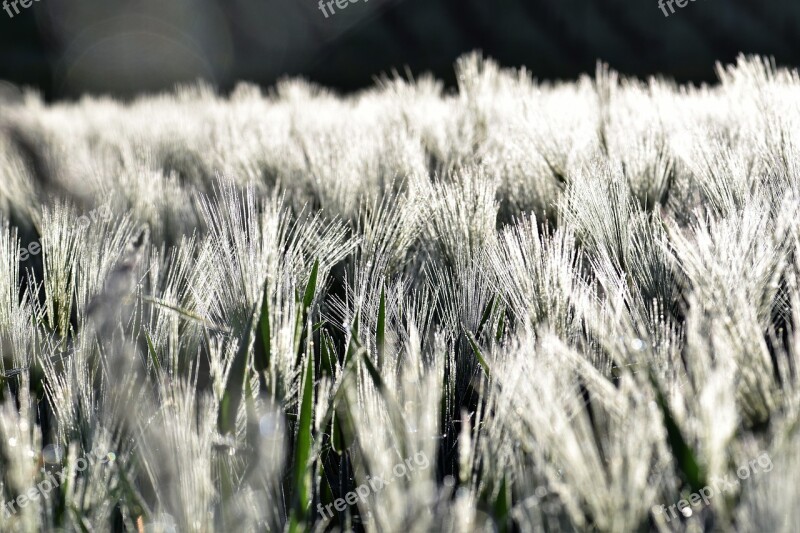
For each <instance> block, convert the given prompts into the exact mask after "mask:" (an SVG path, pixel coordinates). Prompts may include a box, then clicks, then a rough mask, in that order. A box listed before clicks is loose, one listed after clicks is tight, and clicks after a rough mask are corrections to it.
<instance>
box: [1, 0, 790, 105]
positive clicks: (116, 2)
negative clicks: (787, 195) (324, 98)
mask: <svg viewBox="0 0 800 533" xmlns="http://www.w3.org/2000/svg"><path fill="white" fill-rule="evenodd" d="M317 2H318V0H218V1H217V0H137V1H123V0H69V2H68V1H66V0H38V1H36V2H35V3H34V4H33V6H32V7H30V8H28V9H22V8H21V7H20V14H19V15H15V16H14V17H13V18H9V17H8V15H7V14H6V12H5V11H0V79H5V80H8V81H11V82H13V83H15V84H18V85H29V86H34V87H37V88H38V89H40V90H41V91H42V92H43V93H44V94H45V96H46V97H47V98H48V99H53V98H65V97H68V98H71V97H76V96H78V95H80V94H83V93H85V92H92V93H108V94H113V95H115V96H129V95H134V94H138V93H141V92H150V91H155V90H161V89H168V88H171V87H172V86H174V85H175V83H177V82H182V81H192V80H195V79H197V78H203V79H206V80H208V81H209V82H211V83H212V84H213V85H214V86H216V87H217V88H218V89H219V90H221V91H227V90H229V89H230V88H232V87H233V85H235V83H236V81H237V80H248V81H254V82H257V83H259V84H261V85H264V86H270V85H272V84H274V83H275V81H276V80H278V79H280V78H281V77H283V76H287V75H288V76H303V77H305V78H307V79H310V80H313V81H315V82H318V83H320V84H324V85H327V86H331V87H334V88H336V89H338V90H340V91H352V90H356V89H359V88H362V87H365V86H368V85H369V84H371V83H372V82H373V81H374V79H375V76H376V75H380V74H382V73H390V72H391V71H392V69H397V70H400V71H405V68H406V67H408V68H409V69H410V71H411V72H412V73H415V74H416V73H420V72H426V71H429V72H433V73H434V74H435V75H436V76H437V77H439V78H441V79H444V80H445V81H446V82H447V83H448V85H452V84H453V83H454V82H455V79H454V74H453V63H454V61H455V60H456V58H458V57H459V56H460V55H461V54H463V53H465V52H468V51H472V50H482V51H483V52H484V54H485V55H486V56H489V57H492V58H494V59H496V60H498V61H499V62H500V63H501V64H502V65H504V66H522V65H524V66H527V67H528V70H529V71H531V72H532V74H533V75H534V76H535V77H537V78H539V79H574V78H575V77H577V76H578V75H580V74H581V73H585V72H593V71H594V69H595V64H596V61H597V60H598V59H600V60H603V61H606V62H608V63H609V64H610V65H611V66H612V67H613V68H615V69H617V70H619V71H621V72H623V73H627V74H634V75H638V76H640V77H646V76H648V75H652V74H663V75H666V76H668V77H672V78H676V79H678V80H679V81H683V82H686V81H693V82H704V81H713V80H714V79H715V74H714V64H715V61H717V60H721V61H723V62H731V61H733V60H735V58H736V56H737V54H738V53H740V52H745V53H753V54H762V55H771V56H774V57H775V59H776V60H777V62H778V64H782V65H790V66H796V65H798V64H800V2H798V0H767V1H764V0H696V1H693V2H690V3H689V4H688V5H687V6H686V7H684V8H677V6H676V9H675V13H674V14H672V15H670V16H669V17H665V16H664V14H663V12H662V11H661V10H660V9H659V7H658V4H657V0H499V1H498V0H360V1H359V2H358V3H355V4H350V5H348V6H347V7H346V8H345V9H344V10H341V11H340V10H339V9H336V10H337V13H336V14H334V15H329V17H328V18H325V16H324V15H323V14H322V12H321V11H320V10H319V9H318V5H317ZM335 7H336V6H335V4H334V8H335ZM12 11H13V10H12Z"/></svg>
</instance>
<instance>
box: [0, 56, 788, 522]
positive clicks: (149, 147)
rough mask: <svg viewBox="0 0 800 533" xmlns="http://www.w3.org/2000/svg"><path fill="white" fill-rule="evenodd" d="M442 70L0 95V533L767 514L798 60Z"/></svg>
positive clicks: (779, 441)
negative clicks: (582, 69) (226, 90)
mask: <svg viewBox="0 0 800 533" xmlns="http://www.w3.org/2000/svg"><path fill="white" fill-rule="evenodd" d="M455 68H456V71H457V78H458V87H457V89H456V90H446V89H445V88H444V87H443V85H442V84H441V83H439V82H438V81H436V80H435V79H432V78H430V77H423V78H420V79H413V80H411V79H406V78H403V77H399V76H394V77H384V78H381V79H378V80H376V83H375V86H374V87H372V88H370V89H368V90H364V91H362V92H360V93H357V94H353V95H349V96H341V95H337V94H335V93H333V92H330V91H328V90H326V89H324V88H321V87H317V86H314V85H312V84H310V83H307V82H303V81H299V80H286V81H283V82H281V83H279V84H278V85H277V86H276V87H275V88H274V89H271V90H269V91H265V90H261V89H259V88H257V87H255V86H252V85H247V84H241V85H239V86H238V87H237V88H236V90H235V91H233V92H232V93H231V94H230V95H227V96H220V95H218V94H216V92H215V91H214V90H213V89H212V88H210V87H208V86H204V85H192V86H185V87H178V88H176V89H175V90H174V91H173V92H170V93H167V94H157V95H151V96H143V97H140V98H137V99H135V100H132V101H128V102H121V101H115V100H113V99H111V98H99V97H85V98H83V99H81V100H78V101H74V102H57V103H50V104H46V103H44V102H43V101H42V100H41V98H40V97H39V96H38V95H36V94H33V93H25V94H24V96H22V97H21V98H20V99H19V100H18V101H13V100H12V99H9V100H8V101H5V102H2V103H0V257H1V258H2V262H0V355H1V356H2V357H0V371H2V375H1V376H0V386H1V387H2V390H1V392H0V493H1V494H2V498H3V504H4V507H3V511H2V512H1V513H0V530H2V531H87V532H88V531H137V532H141V531H150V532H161V531H182V532H183V531H186V532H190V531H195V532H206V531H225V532H228V531H231V532H234V531H287V532H295V531H325V530H345V531H346V530H356V531H376V532H383V531H389V532H392V531H403V532H410V531H414V532H416V531H452V532H470V531H498V532H510V531H601V532H627V531H691V532H700V531H730V530H735V531H786V532H789V531H794V529H795V527H796V526H797V524H800V508H799V507H798V505H797V502H798V501H800V488H798V487H799V485H798V483H797V481H798V479H800V426H799V424H800V382H799V381H798V380H799V379H800V375H798V372H800V359H799V358H798V354H799V353H800V331H797V330H796V329H795V327H796V324H798V323H800V292H798V276H800V77H799V76H798V73H797V71H794V70H787V69H782V68H777V67H776V66H775V65H774V64H772V63H771V62H770V61H768V60H763V59H759V58H745V57H742V58H740V59H739V60H738V62H737V63H736V64H735V65H729V66H726V65H720V66H718V77H719V82H718V83H717V84H714V85H712V86H702V87H695V86H679V85H677V84H674V83H672V82H670V81H668V80H664V79H651V80H647V81H641V80H636V79H628V78H626V77H624V76H620V75H618V74H617V73H615V72H614V71H613V70H611V69H609V68H608V67H605V66H603V65H599V66H598V69H597V72H596V74H595V75H594V76H585V77H582V78H580V79H578V80H575V81H573V82H569V83H567V82H565V83H544V82H539V81H536V80H535V79H533V78H532V77H531V74H530V73H528V72H525V71H524V70H523V71H518V70H504V69H501V68H499V67H498V66H497V65H496V64H495V63H494V62H492V61H491V60H489V59H484V58H482V57H481V56H480V55H477V54H472V55H469V56H465V57H463V58H462V59H460V60H459V62H458V63H457V64H456V66H455ZM423 458H424V460H423ZM398 466H403V468H398ZM744 472H747V475H746V476H745V475H744ZM45 481H47V483H45ZM723 483H724V484H723ZM365 487H369V488H368V489H367V488H365ZM20 496H22V497H20ZM686 502H689V503H688V505H687V503H686ZM676 510H677V512H676Z"/></svg>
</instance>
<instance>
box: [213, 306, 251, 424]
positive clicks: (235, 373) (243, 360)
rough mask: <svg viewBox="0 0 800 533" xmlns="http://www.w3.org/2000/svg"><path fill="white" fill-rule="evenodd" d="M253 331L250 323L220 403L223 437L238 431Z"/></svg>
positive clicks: (218, 419)
mask: <svg viewBox="0 0 800 533" xmlns="http://www.w3.org/2000/svg"><path fill="white" fill-rule="evenodd" d="M254 311H255V310H254ZM253 314H254V313H253ZM251 316H252V315H251ZM252 330H253V328H252V324H250V323H248V324H247V326H246V328H245V335H244V338H243V339H242V340H241V342H240V343H239V349H238V350H237V352H236V355H235V356H234V360H233V365H232V367H231V370H230V372H229V374H228V381H227V383H226V384H225V392H224V393H223V395H222V401H221V402H220V406H219V414H218V417H217V428H218V429H219V432H220V433H222V434H223V435H224V434H226V433H233V432H234V431H235V430H236V413H237V411H238V410H239V404H240V403H241V402H242V391H243V388H244V379H245V373H246V372H247V357H248V352H249V348H250V339H251V337H252Z"/></svg>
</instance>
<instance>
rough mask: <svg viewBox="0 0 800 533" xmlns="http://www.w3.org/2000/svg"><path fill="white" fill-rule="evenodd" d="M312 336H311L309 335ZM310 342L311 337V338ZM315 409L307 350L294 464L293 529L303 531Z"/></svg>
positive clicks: (311, 361)
mask: <svg viewBox="0 0 800 533" xmlns="http://www.w3.org/2000/svg"><path fill="white" fill-rule="evenodd" d="M309 337H310V335H309ZM309 344H311V340H310V338H309ZM313 408H314V352H313V349H312V350H311V351H308V352H307V353H306V364H305V368H304V370H303V387H302V396H301V399H300V415H299V417H298V422H297V442H296V443H295V447H294V449H295V456H294V467H293V480H294V494H293V501H294V505H293V509H292V516H291V520H290V528H289V530H290V531H303V530H304V529H305V526H306V525H307V524H308V508H309V502H310V501H311V469H310V468H309V465H308V462H309V458H310V457H311V447H312V432H313V424H314V419H313Z"/></svg>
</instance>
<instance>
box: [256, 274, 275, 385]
mask: <svg viewBox="0 0 800 533" xmlns="http://www.w3.org/2000/svg"><path fill="white" fill-rule="evenodd" d="M271 336H272V332H271V330H270V324H269V287H268V286H267V284H266V283H265V284H264V297H263V298H262V300H261V316H259V318H258V328H257V329H256V349H255V353H254V359H253V363H254V365H255V368H256V370H257V371H258V372H260V373H264V372H269V365H270V360H271V359H272V340H271V339H272V337H271Z"/></svg>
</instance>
